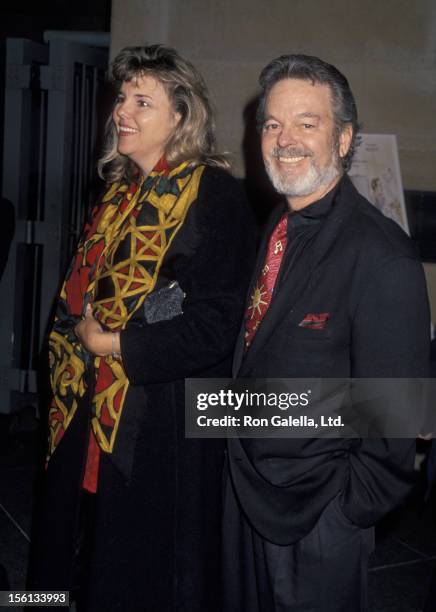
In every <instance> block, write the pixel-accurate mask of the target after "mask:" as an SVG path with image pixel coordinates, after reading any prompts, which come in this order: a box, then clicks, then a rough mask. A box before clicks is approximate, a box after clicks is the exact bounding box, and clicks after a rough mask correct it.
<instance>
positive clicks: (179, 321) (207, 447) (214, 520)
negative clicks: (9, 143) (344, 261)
mask: <svg viewBox="0 0 436 612" xmlns="http://www.w3.org/2000/svg"><path fill="white" fill-rule="evenodd" d="M253 257H254V231H253V224H252V220H251V216H250V213H249V210H248V207H247V204H246V200H245V195H244V193H243V189H242V186H241V185H240V184H239V183H238V182H237V181H236V179H234V178H233V177H231V176H230V175H229V174H228V173H227V172H225V171H223V170H221V169H218V168H214V167H206V169H205V171H204V173H203V175H202V178H201V182H200V187H199V194H198V199H197V201H196V202H195V203H194V204H193V205H192V206H191V208H190V209H189V211H188V214H187V217H186V220H185V222H184V225H183V227H182V228H181V229H180V231H179V232H178V234H177V236H176V238H175V239H174V241H173V243H172V245H171V247H170V248H169V250H168V252H167V254H166V256H165V259H164V261H163V264H162V266H161V269H160V273H159V280H158V285H157V288H159V287H161V286H164V285H167V284H168V283H170V282H171V281H177V282H178V283H179V285H180V287H181V289H182V290H183V291H184V293H185V298H184V301H183V314H181V315H178V316H176V317H174V318H172V319H171V320H166V321H159V322H156V323H152V324H148V323H146V321H145V319H144V317H142V316H141V315H140V314H139V316H137V317H136V319H135V320H133V321H131V322H130V323H129V325H128V326H127V329H126V330H124V331H123V332H121V353H122V357H123V364H124V367H125V370H126V373H127V376H128V378H129V381H130V387H129V390H128V393H127V396H126V400H125V404H124V408H123V416H122V419H121V424H120V428H119V431H118V434H117V439H116V445H115V446H116V448H115V449H114V453H113V456H109V455H106V454H102V456H101V463H100V472H99V483H98V492H97V494H96V496H95V500H94V504H93V506H94V508H93V512H92V517H91V519H89V520H88V522H90V525H88V529H87V532H86V538H87V541H86V549H87V559H88V560H87V563H86V568H85V578H84V579H83V577H82V581H81V582H82V586H83V587H84V588H83V589H82V599H83V602H84V605H85V609H86V610H87V612H89V611H96V612H97V611H100V610H105V611H107V612H111V611H115V610H116V611H120V612H121V611H122V612H126V611H129V612H136V611H138V612H139V611H147V612H148V611H149V612H156V611H159V612H172V611H177V612H204V611H205V610H207V611H208V612H213V611H214V610H219V609H220V522H221V484H222V465H223V457H224V441H223V440H213V439H210V440H207V439H201V440H200V439H186V438H185V435H184V419H185V406H184V401H185V398H184V378H185V377H196V376H198V377H217V376H218V377H228V376H230V374H231V359H232V354H233V349H234V344H235V340H236V337H237V334H238V330H239V327H240V323H241V319H242V315H243V309H244V302H245V295H246V290H247V285H248V282H249V274H250V271H251V268H250V267H251V266H252V263H253ZM88 432H89V404H88V402H86V401H84V402H82V405H81V406H80V408H79V411H78V414H77V415H76V417H75V419H73V422H72V424H71V425H70V427H69V429H68V430H67V432H66V433H65V436H64V438H63V440H62V442H61V444H60V445H59V448H58V449H57V450H56V453H55V454H54V455H53V458H52V459H51V460H50V463H49V467H48V471H47V476H46V483H45V492H44V494H43V496H42V502H41V504H40V505H41V509H40V516H41V518H40V519H39V526H38V527H37V529H36V534H35V545H34V551H33V555H32V556H33V571H32V575H33V578H32V586H33V587H34V588H39V589H46V588H51V589H55V588H63V589H70V588H71V585H72V583H74V580H75V579H76V574H77V572H76V574H75V573H74V572H73V569H72V564H71V560H72V558H73V557H74V547H75V546H76V544H77V531H78V522H79V521H80V506H81V500H82V497H83V496H82V494H81V490H80V485H81V479H82V474H83V469H84V458H85V456H86V446H87V440H88Z"/></svg>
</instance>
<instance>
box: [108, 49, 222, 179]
mask: <svg viewBox="0 0 436 612" xmlns="http://www.w3.org/2000/svg"><path fill="white" fill-rule="evenodd" d="M144 75H151V76H153V77H154V78H155V79H157V80H158V81H159V82H160V83H161V84H162V85H163V86H164V88H165V91H166V93H167V95H168V98H169V100H170V102H171V104H172V106H173V109H174V111H175V112H177V113H180V116H181V119H180V121H179V122H178V124H177V126H176V128H175V130H174V133H173V134H172V136H171V138H170V139H169V141H168V143H167V145H166V149H165V156H166V160H167V163H168V165H169V166H170V168H174V167H176V166H178V165H179V164H180V163H182V162H183V161H188V162H189V164H190V165H191V166H196V165H199V164H207V165H211V166H219V167H221V168H226V169H228V168H229V167H230V164H229V162H228V161H227V159H226V157H225V156H224V155H216V154H215V124H214V120H213V113H212V108H211V105H210V102H209V94H208V91H207V88H206V85H205V83H204V80H203V78H202V77H201V75H200V74H199V72H198V71H197V70H196V69H195V68H194V66H193V65H192V64H191V63H190V62H188V61H187V60H185V59H183V58H182V57H181V56H180V55H179V54H178V53H177V51H175V50H174V49H171V48H169V47H164V46H162V45H150V46H147V47H125V48H124V49H123V50H122V51H120V53H119V54H118V55H117V56H116V57H115V59H114V61H113V63H112V65H111V68H110V73H109V78H110V80H111V81H112V83H113V84H114V85H115V87H116V89H117V90H119V89H120V87H121V85H122V84H123V83H124V82H126V81H127V82H129V81H132V80H134V79H136V78H140V77H142V76H144ZM117 147H118V134H117V130H116V127H115V123H114V121H113V119H112V113H111V115H110V116H109V118H108V120H107V122H106V127H105V135H104V144H103V152H102V155H101V157H100V159H99V161H98V174H99V176H100V177H101V178H102V179H103V180H105V181H107V182H115V181H120V180H123V179H127V180H129V179H130V178H131V177H132V175H133V173H134V172H135V170H136V165H135V164H134V163H133V162H132V161H130V159H129V158H128V157H126V156H125V155H121V154H120V153H118V149H117Z"/></svg>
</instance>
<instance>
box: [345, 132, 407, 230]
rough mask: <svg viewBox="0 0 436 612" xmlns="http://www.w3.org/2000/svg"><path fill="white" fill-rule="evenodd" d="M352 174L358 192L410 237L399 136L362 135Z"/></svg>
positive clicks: (360, 135)
mask: <svg viewBox="0 0 436 612" xmlns="http://www.w3.org/2000/svg"><path fill="white" fill-rule="evenodd" d="M359 138H360V143H359V146H358V147H357V149H356V152H355V155H354V158H353V165H352V166H351V169H350V171H349V173H348V175H349V177H350V178H351V180H352V181H353V184H354V186H355V187H356V189H357V190H358V191H359V192H360V193H361V194H362V195H363V196H364V197H365V198H366V199H367V200H369V201H370V202H371V203H372V204H373V205H374V206H376V207H377V208H378V209H379V210H380V211H381V212H382V213H383V214H384V215H386V217H390V218H391V219H393V220H394V221H396V222H397V223H398V224H399V225H400V226H401V227H402V228H403V229H404V231H405V232H407V233H408V234H409V235H410V230H409V223H408V219H407V212H406V206H405V202H404V194H403V184H402V181H401V172H400V162H399V158H398V147H397V138H396V136H395V134H359Z"/></svg>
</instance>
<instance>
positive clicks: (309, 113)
mask: <svg viewBox="0 0 436 612" xmlns="http://www.w3.org/2000/svg"><path fill="white" fill-rule="evenodd" d="M297 117H308V118H310V119H321V117H320V115H317V114H316V113H311V112H309V111H306V112H305V113H299V114H298V115H297Z"/></svg>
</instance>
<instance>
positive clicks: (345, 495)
mask: <svg viewBox="0 0 436 612" xmlns="http://www.w3.org/2000/svg"><path fill="white" fill-rule="evenodd" d="M260 84H261V87H262V93H261V96H260V103H259V113H258V119H259V125H260V129H261V137H262V154H263V158H264V162H265V167H266V170H267V172H268V175H269V177H270V180H271V181H272V183H273V185H274V187H275V189H276V190H277V191H278V192H279V193H280V194H283V196H284V202H283V204H282V205H281V206H279V207H278V208H277V209H276V210H275V211H273V214H272V216H271V218H270V221H269V224H268V227H267V233H266V237H265V240H264V243H263V245H261V248H260V253H259V258H258V262H257V266H256V269H255V272H254V275H253V280H252V287H251V294H250V295H251V300H250V303H249V304H248V307H247V314H246V320H245V323H244V327H243V330H242V331H241V334H240V338H239V342H238V345H237V349H236V354H235V363H234V374H235V376H238V377H257V378H267V377H269V378H276V377H287V378H320V377H324V378H330V377H331V378H348V377H367V378H371V377H425V376H427V375H428V369H427V368H428V363H429V362H428V358H429V330H430V322H429V312H428V302H427V294H426V287H425V281H424V276H423V271H422V267H421V264H420V262H419V260H418V259H417V256H416V254H415V251H414V249H413V247H412V244H411V242H410V240H409V239H408V237H407V236H406V235H405V234H404V232H403V231H402V230H401V229H400V228H399V226H397V225H396V224H395V223H394V222H393V221H391V220H389V219H387V218H385V217H384V216H383V215H382V214H381V213H380V212H379V211H378V210H377V209H376V208H375V207H373V206H372V205H371V204H369V203H368V202H367V201H366V200H365V199H364V198H362V197H361V196H360V195H359V194H358V193H357V191H356V190H355V188H354V187H353V185H352V183H351V181H350V180H349V178H348V177H347V175H346V170H347V169H348V168H349V166H350V163H351V158H352V155H353V150H354V147H355V142H356V134H357V129H358V119H357V110H356V105H355V101H354V98H353V95H352V93H351V90H350V87H349V85H348V82H347V80H346V78H345V77H344V76H343V75H342V74H341V73H340V72H339V71H338V70H337V69H336V68H335V67H333V66H331V65H329V64H326V63H325V62H323V61H321V60H320V59H318V58H315V57H308V56H304V55H289V56H282V57H280V58H278V59H276V60H274V61H272V62H271V63H270V64H269V65H268V66H267V67H266V68H265V69H264V70H263V72H262V74H261V77H260ZM228 456H229V478H228V480H227V485H226V495H225V516H224V564H225V565H224V567H225V602H224V610H225V612H270V611H271V612H272V611H274V612H276V611H277V612H278V611H280V612H284V611H286V612H288V611H298V612H300V611H301V612H302V611H303V610H304V611H305V612H315V611H319V612H339V611H341V612H342V611H343V612H356V611H363V610H366V609H367V603H366V595H367V593H366V570H367V561H368V556H369V553H370V552H371V550H372V547H373V528H372V527H373V525H374V524H375V522H376V521H378V520H379V519H380V518H381V517H382V516H383V515H385V514H386V513H387V512H389V511H390V510H392V509H393V508H394V507H395V506H397V505H398V504H399V502H400V501H401V500H402V499H403V498H404V497H405V495H406V494H407V492H408V490H409V487H410V483H411V480H412V474H413V462H414V442H413V441H412V440H402V439H392V440H391V439H389V440H386V439H378V440H377V439H371V440H370V439H361V440H356V439H286V440H282V439H266V438H263V439H231V440H229V444H228Z"/></svg>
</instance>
